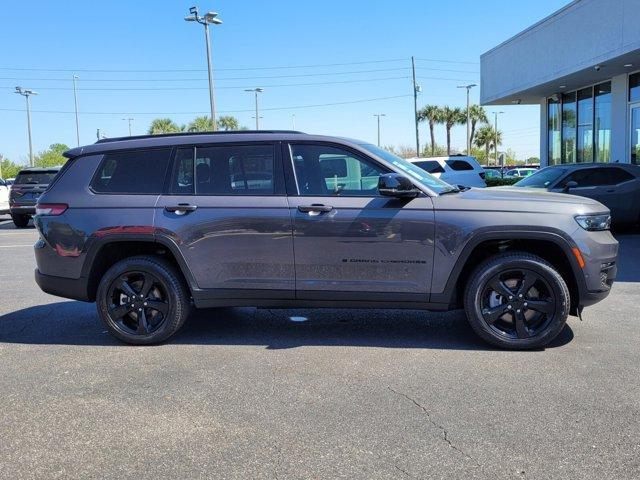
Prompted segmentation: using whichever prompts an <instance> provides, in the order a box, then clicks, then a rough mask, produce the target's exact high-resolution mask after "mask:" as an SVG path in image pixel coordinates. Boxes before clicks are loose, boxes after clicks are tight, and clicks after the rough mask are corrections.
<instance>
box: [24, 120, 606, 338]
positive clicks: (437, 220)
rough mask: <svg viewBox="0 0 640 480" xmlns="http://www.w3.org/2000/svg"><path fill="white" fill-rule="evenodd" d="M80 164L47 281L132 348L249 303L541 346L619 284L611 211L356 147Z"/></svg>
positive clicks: (263, 139) (44, 215) (151, 145)
mask: <svg viewBox="0 0 640 480" xmlns="http://www.w3.org/2000/svg"><path fill="white" fill-rule="evenodd" d="M65 155H66V156H67V157H68V158H69V160H68V162H67V163H66V165H65V166H64V168H63V170H62V171H61V173H60V174H59V176H58V178H57V179H56V182H54V184H53V185H52V186H51V188H49V190H47V191H46V192H45V193H44V194H43V195H42V196H41V197H40V200H39V203H38V207H37V214H36V217H35V224H36V226H37V228H38V230H39V233H40V238H39V240H38V241H37V243H36V245H35V255H36V260H37V265H38V267H37V270H36V280H37V282H38V284H39V285H40V287H41V288H42V290H44V291H45V292H48V293H51V294H54V295H59V296H62V297H68V298H73V299H78V300H83V301H89V302H94V301H95V302H96V303H97V308H98V313H99V315H100V318H101V319H102V320H103V321H104V323H105V324H106V326H107V328H108V329H109V330H110V331H111V333H112V334H113V335H115V336H116V337H117V338H119V339H121V340H123V341H125V342H129V343H133V344H151V343H156V342H161V341H163V340H166V339H168V338H169V337H170V336H171V335H173V334H174V333H176V332H177V331H178V329H179V328H180V327H181V326H182V325H183V323H184V322H185V320H186V319H187V316H188V315H189V311H190V310H191V308H192V307H219V306H242V305H250V306H257V307H328V306H331V307H369V308H412V309H416V308H420V309H431V310H449V309H455V308H464V310H465V312H466V316H467V318H468V321H469V323H470V325H471V327H473V329H474V330H475V331H476V332H477V333H478V335H480V336H481V337H482V338H483V339H485V340H486V341H488V342H490V343H492V344H494V345H498V346H501V347H505V348H514V349H525V348H535V347H542V346H544V345H546V344H548V343H549V342H550V341H551V340H552V339H553V338H554V337H555V336H556V335H558V333H559V332H560V331H561V330H562V328H563V326H564V324H565V322H566V319H567V315H568V314H569V313H573V314H578V313H579V312H580V311H581V309H582V308H583V307H585V306H588V305H591V304H593V303H595V302H598V301H600V300H602V299H603V298H605V297H606V296H607V295H608V293H609V290H610V288H611V285H612V283H613V280H614V278H615V274H616V257H617V250H618V243H617V242H616V240H615V239H614V238H613V237H612V235H611V234H610V232H609V231H608V228H609V220H610V217H609V211H608V210H607V209H606V208H605V207H604V206H603V205H601V204H600V203H598V202H596V201H593V200H590V199H585V198H581V197H574V196H571V195H563V194H553V193H548V192H539V191H533V190H526V189H522V190H521V191H513V190H511V191H509V190H487V189H465V190H459V189H458V188H455V187H452V186H451V185H449V184H447V183H445V182H443V181H440V180H438V179H436V178H435V177H433V176H431V175H429V174H428V173H426V172H425V171H424V170H422V169H420V168H418V167H416V166H414V165H412V164H411V163H410V162H407V161H405V160H403V159H401V158H399V157H396V156H394V155H392V154H390V153H389V152H386V151H384V150H381V149H379V148H377V147H375V146H373V145H370V144H367V143H363V142H361V141H357V140H349V139H344V138H335V137H326V136H316V135H307V134H303V133H299V132H288V131H261V132H238V133H226V132H220V133H211V134H173V135H162V136H143V137H131V138H129V137H127V138H120V139H110V140H101V141H99V142H97V143H96V144H94V145H88V146H85V147H78V148H74V149H72V150H70V151H68V152H66V154H65ZM496 213H499V215H496Z"/></svg>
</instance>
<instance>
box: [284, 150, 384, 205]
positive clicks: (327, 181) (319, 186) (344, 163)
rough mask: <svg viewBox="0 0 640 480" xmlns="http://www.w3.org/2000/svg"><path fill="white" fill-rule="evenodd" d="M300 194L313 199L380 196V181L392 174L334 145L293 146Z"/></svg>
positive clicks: (294, 164) (293, 157) (292, 155)
mask: <svg viewBox="0 0 640 480" xmlns="http://www.w3.org/2000/svg"><path fill="white" fill-rule="evenodd" d="M290 148H291V158H292V160H293V166H294V169H295V175H296V181H297V183H298V192H299V193H300V195H310V196H326V195H337V196H369V195H370V196H377V195H378V177H380V175H382V174H383V173H388V170H387V169H385V168H384V167H382V166H381V165H377V164H375V163H373V162H372V161H370V160H368V159H365V158H364V157H361V156H360V155H357V154H355V153H352V152H350V151H347V150H344V149H341V148H337V147H334V146H331V145H321V144H292V145H291V146H290Z"/></svg>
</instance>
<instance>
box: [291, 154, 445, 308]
mask: <svg viewBox="0 0 640 480" xmlns="http://www.w3.org/2000/svg"><path fill="white" fill-rule="evenodd" d="M283 157H284V158H285V166H286V168H285V172H287V180H288V183H287V189H288V190H289V191H290V195H289V207H290V211H291V218H292V219H293V227H294V237H293V238H294V252H295V265H296V296H297V298H299V299H310V300H331V299H345V300H359V301H367V300H382V301H394V300H396V301H400V300H408V301H423V302H426V301H428V292H429V289H430V285H431V271H432V260H433V234H434V222H433V204H432V202H431V199H430V198H429V197H427V196H421V197H417V198H408V199H398V198H390V197H383V196H381V195H379V193H378V189H377V185H378V177H379V176H380V175H381V174H382V173H388V172H389V170H388V169H387V168H386V167H385V166H383V165H381V164H379V163H377V162H376V161H375V160H373V159H371V158H369V157H368V156H365V155H364V154H362V153H360V152H356V151H354V150H351V149H349V148H347V147H344V146H341V145H335V144H329V143H323V142H318V143H316V142H314V143H310V142H295V143H294V142H292V143H291V144H290V145H289V147H288V148H287V149H285V150H284V152H283ZM287 157H288V158H287Z"/></svg>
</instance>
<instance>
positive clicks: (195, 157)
mask: <svg viewBox="0 0 640 480" xmlns="http://www.w3.org/2000/svg"><path fill="white" fill-rule="evenodd" d="M273 159H274V155H273V145H217V146H211V147H185V148H180V149H178V153H177V156H176V165H175V168H174V173H173V179H172V181H171V185H172V186H171V191H172V192H173V193H174V194H182V195H193V194H195V195H271V194H273V193H274V181H273Z"/></svg>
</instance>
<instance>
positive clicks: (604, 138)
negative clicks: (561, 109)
mask: <svg viewBox="0 0 640 480" xmlns="http://www.w3.org/2000/svg"><path fill="white" fill-rule="evenodd" d="M594 94H595V161H596V162H608V161H609V160H610V159H611V83H610V82H606V83H601V84H600V85H596V86H595V87H594Z"/></svg>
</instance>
